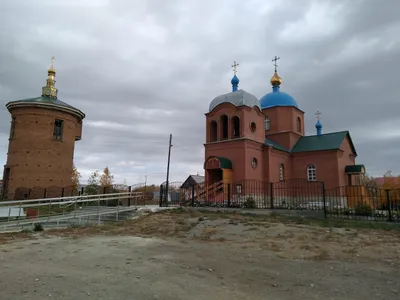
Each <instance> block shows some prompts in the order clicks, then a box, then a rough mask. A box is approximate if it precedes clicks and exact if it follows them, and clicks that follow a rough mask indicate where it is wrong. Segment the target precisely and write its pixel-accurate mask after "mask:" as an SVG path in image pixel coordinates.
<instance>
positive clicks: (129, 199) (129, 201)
mask: <svg viewBox="0 0 400 300" xmlns="http://www.w3.org/2000/svg"><path fill="white" fill-rule="evenodd" d="M128 192H129V198H128V206H131V196H132V186H129V187H128Z"/></svg>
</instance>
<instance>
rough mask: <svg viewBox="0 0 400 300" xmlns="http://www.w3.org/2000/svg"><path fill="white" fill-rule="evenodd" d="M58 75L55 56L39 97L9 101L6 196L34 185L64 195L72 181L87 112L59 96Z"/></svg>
mask: <svg viewBox="0 0 400 300" xmlns="http://www.w3.org/2000/svg"><path fill="white" fill-rule="evenodd" d="M55 75H56V70H55V69H54V59H53V61H52V65H51V67H50V68H49V70H48V77H47V82H46V86H44V87H43V88H42V95H41V96H40V97H35V98H29V99H23V100H17V101H12V102H9V103H7V104H6V107H7V109H8V111H9V112H10V114H11V128H10V137H9V145H8V153H7V163H6V165H5V166H4V173H3V185H2V193H1V194H2V195H3V198H5V199H14V198H18V199H20V198H21V197H22V196H21V195H20V194H21V193H19V195H16V194H15V193H16V190H17V189H20V190H21V189H23V190H24V191H25V192H24V193H22V194H24V195H25V194H27V193H29V192H28V191H30V190H32V189H34V188H35V187H40V189H41V190H44V189H47V188H48V191H50V190H53V191H56V190H57V191H58V192H56V193H53V194H54V195H51V196H61V190H62V188H64V187H71V185H72V180H71V175H72V167H73V158H74V148H75V141H78V140H80V139H81V135H82V120H83V119H84V117H85V114H84V113H83V112H81V111H80V110H78V109H76V108H74V107H72V106H70V105H68V104H66V103H65V102H62V101H61V100H59V99H58V98H57V93H58V90H57V88H56V87H55ZM51 187H58V189H54V188H53V189H51ZM58 194H59V195H58ZM48 196H49V195H48Z"/></svg>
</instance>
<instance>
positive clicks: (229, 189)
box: [228, 183, 231, 207]
mask: <svg viewBox="0 0 400 300" xmlns="http://www.w3.org/2000/svg"><path fill="white" fill-rule="evenodd" d="M228 207H231V184H230V183H228Z"/></svg>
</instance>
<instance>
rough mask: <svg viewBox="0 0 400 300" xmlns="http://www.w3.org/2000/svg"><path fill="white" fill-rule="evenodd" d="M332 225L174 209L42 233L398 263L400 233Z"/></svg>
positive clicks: (8, 237)
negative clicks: (150, 239)
mask: <svg viewBox="0 0 400 300" xmlns="http://www.w3.org/2000/svg"><path fill="white" fill-rule="evenodd" d="M200 224H201V226H200V227H197V226H198V225H200ZM239 224H240V226H238V225H239ZM333 225H334V223H332V222H326V221H321V220H304V219H300V220H299V219H294V218H284V217H277V216H255V215H240V214H232V213H230V214H228V213H221V212H204V211H190V210H189V211H187V210H171V211H163V212H159V213H150V214H148V215H144V216H142V217H139V218H137V219H134V220H129V221H124V222H119V223H109V224H105V225H100V226H89V227H77V228H66V229H54V230H47V231H45V232H43V233H40V234H41V235H45V236H46V235H50V236H51V235H55V236H65V237H69V238H80V237H85V236H93V235H113V236H117V235H129V236H147V237H149V236H151V237H159V238H179V239H181V240H183V241H184V240H188V239H194V240H197V241H198V242H204V243H224V244H226V245H229V246H230V247H231V246H232V247H241V248H245V249H260V250H262V251H269V252H270V253H275V254H276V255H277V256H278V257H280V258H285V259H293V258H295V259H313V260H326V259H337V260H346V259H351V260H353V259H361V260H382V259H389V260H397V261H400V246H399V245H400V230H387V229H388V228H387V226H388V225H387V224H384V226H382V227H379V226H377V225H376V224H373V223H369V225H370V226H371V227H372V229H371V228H368V226H367V225H368V224H361V225H360V224H357V222H353V223H351V224H350V225H351V226H352V227H351V226H349V227H348V228H346V227H345V228H343V227H344V226H343V225H346V224H343V223H341V224H339V225H341V226H333ZM374 227H378V228H374ZM393 228H394V227H393ZM393 228H391V229H393ZM382 229H383V230H382ZM193 230H194V231H193ZM193 232H196V233H195V234H193ZM189 233H191V234H189ZM29 237H32V234H30V233H25V232H24V233H12V234H0V243H5V242H9V241H12V240H16V239H20V238H29Z"/></svg>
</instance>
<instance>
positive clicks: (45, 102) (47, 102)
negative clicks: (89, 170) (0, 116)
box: [6, 96, 85, 119]
mask: <svg viewBox="0 0 400 300" xmlns="http://www.w3.org/2000/svg"><path fill="white" fill-rule="evenodd" d="M35 104H37V105H41V106H44V107H49V106H51V107H52V108H59V109H61V110H67V111H68V112H72V113H74V114H77V115H78V116H80V117H81V118H82V119H83V118H84V117H85V114H84V113H83V112H82V111H80V110H79V109H77V108H75V107H73V106H71V105H69V104H67V103H65V102H63V101H61V100H59V99H57V98H51V97H47V96H41V97H35V98H28V99H22V100H16V101H11V102H8V103H7V104H6V107H7V109H10V108H13V107H17V106H26V105H35Z"/></svg>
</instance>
